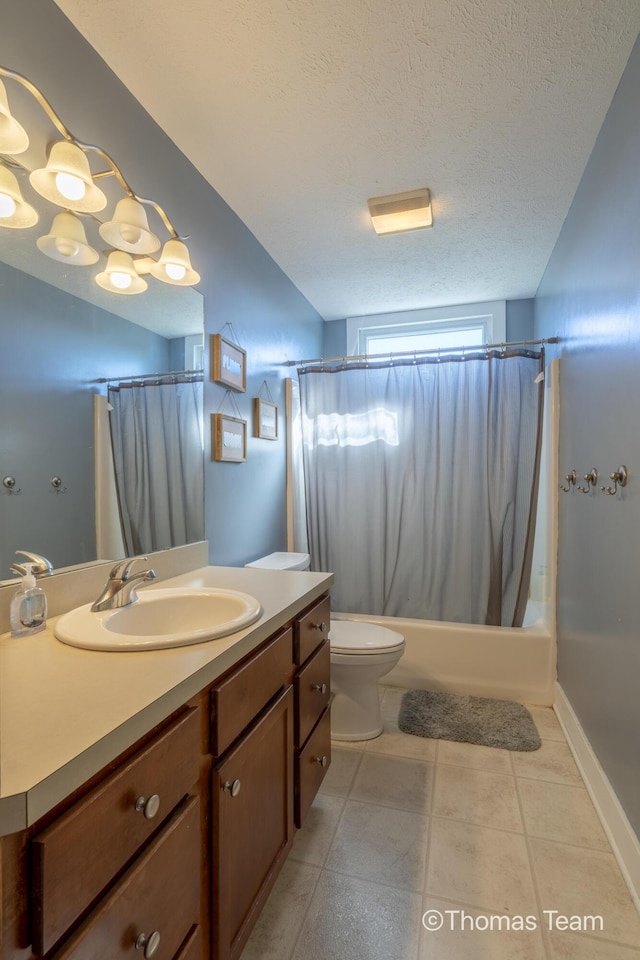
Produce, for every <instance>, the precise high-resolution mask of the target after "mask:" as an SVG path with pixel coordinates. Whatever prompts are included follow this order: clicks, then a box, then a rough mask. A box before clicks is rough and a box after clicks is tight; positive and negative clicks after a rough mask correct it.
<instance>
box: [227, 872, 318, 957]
mask: <svg viewBox="0 0 640 960" xmlns="http://www.w3.org/2000/svg"><path fill="white" fill-rule="evenodd" d="M319 875H320V870H319V869H318V868H317V867H311V866H309V865H308V864H305V863H295V862H294V861H292V860H288V861H287V862H286V863H285V865H284V866H283V868H282V872H281V873H280V876H279V877H278V879H277V881H276V884H275V886H274V888H273V890H272V891H271V894H270V895H269V899H268V900H267V902H266V904H265V906H264V909H263V911H262V913H261V914H260V917H259V918H258V922H257V923H256V925H255V927H254V928H253V932H252V933H251V936H250V937H249V939H248V941H247V944H246V946H245V948H244V950H243V951H242V960H283V958H285V957H288V956H289V955H290V953H291V951H292V950H293V947H294V945H295V942H296V939H297V937H298V934H299V932H300V928H301V927H302V922H303V920H304V916H305V912H306V910H307V907H308V906H309V904H310V903H311V897H312V895H313V891H314V889H315V886H316V882H317V880H318V876H319Z"/></svg>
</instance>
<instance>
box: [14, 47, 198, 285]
mask: <svg viewBox="0 0 640 960" xmlns="http://www.w3.org/2000/svg"><path fill="white" fill-rule="evenodd" d="M0 77H3V78H5V80H6V79H8V80H12V81H16V82H17V83H19V84H20V85H21V86H23V87H25V88H26V89H27V90H28V91H29V93H30V94H31V95H32V96H33V97H34V98H35V100H37V102H38V103H39V104H40V106H41V107H42V109H43V110H44V112H45V113H46V115H47V117H48V118H49V120H50V121H51V123H52V124H53V126H54V127H55V128H56V130H57V131H58V133H59V134H60V136H61V137H62V139H57V140H55V142H54V143H53V144H51V145H50V148H49V151H48V158H47V162H46V165H45V166H42V167H38V168H37V169H35V170H31V172H29V169H27V166H26V165H25V164H22V163H21V162H20V161H18V160H16V161H13V160H8V159H5V162H4V163H3V162H1V161H0V228H1V227H3V226H6V227H14V228H24V227H30V226H33V224H35V223H37V221H38V213H37V211H36V210H35V208H34V207H32V206H30V204H28V203H26V202H25V200H24V198H23V196H22V193H21V191H20V184H19V181H18V179H17V178H16V176H15V174H14V173H13V172H12V171H11V170H10V169H9V168H8V167H7V164H9V165H10V166H12V167H15V168H16V171H18V172H20V171H22V172H24V173H28V174H29V182H30V184H31V186H32V187H33V189H34V190H35V191H36V192H37V193H39V194H40V196H42V197H44V198H45V200H49V201H50V202H52V203H55V204H57V205H58V206H60V207H63V208H64V213H60V214H58V216H56V217H55V218H54V221H53V225H52V227H51V231H50V233H48V234H47V235H46V236H44V237H40V238H39V239H38V240H37V246H38V248H39V250H41V251H42V253H44V254H46V256H48V257H51V258H52V259H54V260H59V261H61V262H62V263H69V264H76V265H78V266H85V265H90V264H93V263H96V261H97V260H98V259H99V258H100V254H99V253H98V252H97V251H96V250H94V249H93V247H92V246H91V245H90V243H88V242H87V236H86V233H85V229H84V226H83V224H82V223H81V221H80V220H79V219H78V217H77V216H76V215H77V214H88V215H89V216H90V217H91V219H92V220H95V221H97V223H98V231H99V233H100V236H101V237H102V239H103V240H105V241H106V242H107V243H108V244H110V246H111V247H114V248H115V249H114V250H111V251H105V253H107V255H108V256H107V265H106V267H105V269H104V270H103V271H102V272H101V273H98V274H97V275H96V277H95V280H96V282H97V283H98V284H99V286H101V287H102V288H103V289H105V290H109V291H110V292H112V293H119V294H128V295H130V294H136V293H142V292H143V291H144V290H146V289H147V287H148V284H147V282H146V280H143V279H142V277H141V276H140V274H142V273H146V274H151V275H152V276H153V277H155V278H157V279H158V280H162V281H163V282H164V283H173V284H177V285H178V286H192V285H193V284H195V283H198V281H199V280H200V274H199V273H197V272H196V271H195V270H194V269H193V267H192V266H191V260H190V257H189V251H188V250H187V247H186V245H185V243H184V241H183V239H182V238H181V237H180V236H179V234H178V232H177V231H176V229H175V227H174V226H173V224H172V223H171V221H170V220H169V218H168V217H167V215H166V213H165V212H164V210H163V209H162V207H161V206H160V205H159V204H158V203H156V201H155V200H148V199H145V198H144V197H140V196H138V195H137V194H136V193H134V192H133V190H132V189H131V187H130V186H129V184H128V183H127V181H126V180H125V178H124V176H123V174H122V171H121V170H120V168H119V167H118V165H117V164H116V162H115V161H114V160H113V159H112V158H111V157H110V156H109V154H108V153H106V152H105V151H104V150H103V149H102V148H101V147H99V146H95V145H93V144H88V143H82V142H81V141H80V140H78V139H76V137H74V136H73V134H71V133H70V131H69V130H68V129H67V127H66V126H65V125H64V123H63V122H62V120H61V119H60V117H59V116H58V114H57V113H56V112H55V110H54V109H53V107H52V106H51V104H50V103H49V101H48V100H47V99H46V97H45V96H44V94H43V93H42V92H41V91H40V90H39V89H38V87H36V86H35V84H33V83H32V82H31V81H30V80H28V79H27V78H26V77H23V76H22V75H21V74H19V73H16V72H15V71H13V70H9V69H7V68H6V67H3V66H0ZM28 145H29V137H28V135H27V132H26V131H25V129H24V128H23V127H22V126H21V124H20V123H19V122H18V121H17V120H16V119H15V117H14V116H13V115H12V113H11V111H10V109H9V103H8V99H7V91H6V87H5V84H4V82H3V80H0V155H2V154H4V156H5V158H7V157H10V156H11V157H12V156H13V155H14V154H18V153H21V152H24V151H25V150H26V149H27V147H28ZM96 155H97V156H98V157H99V158H100V160H101V161H102V162H103V164H104V165H106V169H102V170H100V171H98V172H95V173H94V172H92V170H91V165H90V162H89V160H90V157H93V156H96ZM105 177H113V178H114V179H115V180H116V181H117V183H118V184H119V186H120V188H121V189H122V191H123V192H124V197H122V198H121V199H120V200H119V201H118V203H117V204H116V207H115V211H114V213H113V216H112V217H111V218H110V219H106V222H100V219H98V218H97V217H96V216H95V214H96V213H98V212H99V211H101V210H104V208H105V207H106V206H107V203H108V200H107V196H106V195H105V193H104V192H103V191H102V190H101V189H100V187H99V186H98V185H97V184H96V182H95V181H96V180H98V179H101V178H105ZM146 207H151V208H152V209H153V210H155V212H156V214H157V215H158V217H159V218H160V221H161V222H162V225H163V226H164V227H165V228H166V230H167V232H168V234H169V240H168V241H166V242H165V245H164V249H163V251H162V255H161V257H160V259H159V260H158V261H155V260H153V259H151V258H150V257H149V256H148V254H150V253H155V252H156V251H157V250H159V249H160V245H161V241H160V239H159V238H158V237H157V236H156V235H155V233H153V232H152V230H151V229H150V227H149V221H148V218H147V211H146ZM131 254H138V259H136V261H135V264H134V260H133V258H132V256H131Z"/></svg>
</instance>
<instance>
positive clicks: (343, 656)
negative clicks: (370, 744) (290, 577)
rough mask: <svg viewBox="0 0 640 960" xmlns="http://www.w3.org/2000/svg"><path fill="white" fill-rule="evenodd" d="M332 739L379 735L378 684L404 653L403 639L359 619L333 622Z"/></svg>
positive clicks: (383, 628)
mask: <svg viewBox="0 0 640 960" xmlns="http://www.w3.org/2000/svg"><path fill="white" fill-rule="evenodd" d="M329 642H330V644H331V690H332V693H333V700H332V703H331V737H332V739H333V740H372V739H373V738H374V737H378V736H379V735H380V734H381V733H382V719H381V716H380V698H379V694H378V683H377V681H378V680H379V679H380V678H381V677H384V676H385V674H387V673H389V671H390V670H392V669H393V667H395V665H396V663H397V662H398V660H399V659H400V657H401V656H402V654H403V652H404V637H403V636H402V634H401V633H396V631H395V630H389V629H388V628H387V627H380V626H378V625H377V624H375V623H365V622H362V621H359V620H332V621H331V629H330V631H329Z"/></svg>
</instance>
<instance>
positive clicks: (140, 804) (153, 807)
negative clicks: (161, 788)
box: [136, 793, 160, 820]
mask: <svg viewBox="0 0 640 960" xmlns="http://www.w3.org/2000/svg"><path fill="white" fill-rule="evenodd" d="M159 809H160V797H159V796H158V794H157V793H152V794H151V796H150V797H149V799H148V800H147V798H146V797H138V799H137V800H136V810H137V812H138V813H143V814H144V818H145V820H153V818H154V817H155V815H156V813H157V812H158V810H159Z"/></svg>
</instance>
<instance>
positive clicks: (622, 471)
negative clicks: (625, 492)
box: [600, 463, 629, 497]
mask: <svg viewBox="0 0 640 960" xmlns="http://www.w3.org/2000/svg"><path fill="white" fill-rule="evenodd" d="M609 476H610V477H611V479H612V480H613V488H611V487H600V489H601V490H602V492H603V493H606V495H607V496H608V497H615V495H616V493H617V492H618V487H626V485H627V480H628V479H629V472H628V470H627V468H626V467H625V465H624V463H623V464H622V466H621V467H618V469H617V470H616V471H615V473H610V474H609Z"/></svg>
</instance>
